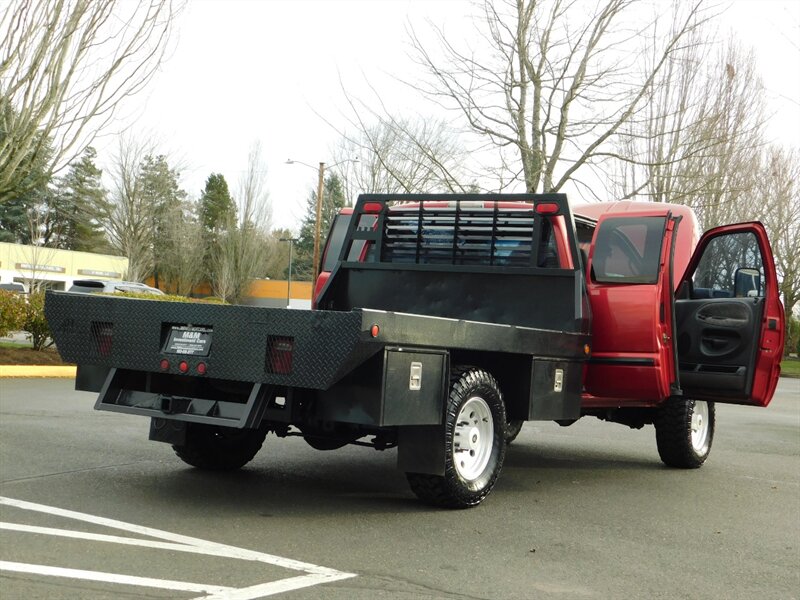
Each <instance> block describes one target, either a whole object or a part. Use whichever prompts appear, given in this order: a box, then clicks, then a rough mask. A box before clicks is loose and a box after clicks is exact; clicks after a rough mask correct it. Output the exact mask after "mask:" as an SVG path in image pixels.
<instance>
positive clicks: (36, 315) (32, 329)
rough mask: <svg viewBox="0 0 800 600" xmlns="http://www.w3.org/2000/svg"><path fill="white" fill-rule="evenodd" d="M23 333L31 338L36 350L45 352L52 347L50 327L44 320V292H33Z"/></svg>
mask: <svg viewBox="0 0 800 600" xmlns="http://www.w3.org/2000/svg"><path fill="white" fill-rule="evenodd" d="M21 329H22V331H24V332H25V333H27V334H29V335H30V336H31V343H32V344H33V349H34V350H43V349H44V348H47V347H48V346H50V345H52V343H53V340H52V339H51V335H50V325H48V324H47V319H45V318H44V292H31V294H30V296H29V297H28V302H27V304H25V317H24V320H23V323H22V328H21Z"/></svg>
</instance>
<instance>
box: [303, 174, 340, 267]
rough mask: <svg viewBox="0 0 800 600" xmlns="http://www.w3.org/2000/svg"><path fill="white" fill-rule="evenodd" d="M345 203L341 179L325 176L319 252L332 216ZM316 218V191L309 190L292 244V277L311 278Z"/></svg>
mask: <svg viewBox="0 0 800 600" xmlns="http://www.w3.org/2000/svg"><path fill="white" fill-rule="evenodd" d="M346 205H347V200H346V198H345V195H344V186H343V185H342V180H341V179H339V176H338V175H336V174H335V173H331V174H329V175H328V176H327V177H326V178H325V188H324V191H323V194H322V220H321V223H320V228H319V235H320V254H321V253H322V251H323V244H324V243H325V238H326V236H327V235H328V230H329V229H330V227H331V223H333V218H334V217H335V216H336V214H337V213H338V212H339V209H341V208H342V207H344V206H346ZM316 220H317V193H316V192H311V195H310V196H309V197H308V200H307V201H306V215H305V217H304V218H303V224H302V225H301V227H300V236H299V238H300V239H299V241H298V242H297V243H296V244H295V245H294V251H295V259H294V265H293V267H292V278H293V279H300V280H303V279H304V280H309V279H311V276H312V272H313V265H312V262H313V260H314V228H315V224H316Z"/></svg>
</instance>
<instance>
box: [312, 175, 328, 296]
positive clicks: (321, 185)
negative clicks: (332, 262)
mask: <svg viewBox="0 0 800 600" xmlns="http://www.w3.org/2000/svg"><path fill="white" fill-rule="evenodd" d="M324 193H325V163H324V162H321V163H319V183H318V184H317V220H316V221H315V222H314V263H313V266H312V270H311V273H312V275H311V288H312V289H314V286H315V285H317V275H319V234H320V231H319V230H320V228H321V227H322V195H323V194H324Z"/></svg>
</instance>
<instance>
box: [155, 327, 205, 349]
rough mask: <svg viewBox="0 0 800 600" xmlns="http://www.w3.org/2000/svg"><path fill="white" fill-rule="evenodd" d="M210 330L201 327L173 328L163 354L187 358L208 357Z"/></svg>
mask: <svg viewBox="0 0 800 600" xmlns="http://www.w3.org/2000/svg"><path fill="white" fill-rule="evenodd" d="M209 350H211V330H210V329H204V328H201V327H173V328H172V330H171V331H170V332H169V338H168V339H167V345H166V347H165V348H164V352H166V353H168V354H184V355H188V356H208V352H209Z"/></svg>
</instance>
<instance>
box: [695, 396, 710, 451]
mask: <svg viewBox="0 0 800 600" xmlns="http://www.w3.org/2000/svg"><path fill="white" fill-rule="evenodd" d="M710 423H711V421H710V420H709V417H708V402H703V401H701V400H695V403H694V409H693V410H692V448H694V451H695V452H697V453H698V454H703V453H705V451H706V449H707V448H708V431H709V425H710Z"/></svg>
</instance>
